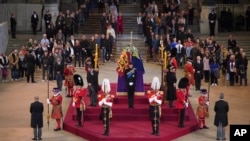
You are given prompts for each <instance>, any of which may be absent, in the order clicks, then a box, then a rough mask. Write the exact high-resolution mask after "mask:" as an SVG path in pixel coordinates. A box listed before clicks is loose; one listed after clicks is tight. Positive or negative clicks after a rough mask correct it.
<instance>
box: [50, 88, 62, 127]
mask: <svg viewBox="0 0 250 141" xmlns="http://www.w3.org/2000/svg"><path fill="white" fill-rule="evenodd" d="M53 92H54V95H53V96H52V97H51V98H50V99H47V103H48V104H51V105H53V108H52V113H51V118H52V119H55V120H56V123H57V127H56V128H55V129H54V131H59V130H61V118H62V117H63V113H62V100H63V98H62V95H61V94H60V89H59V88H53Z"/></svg>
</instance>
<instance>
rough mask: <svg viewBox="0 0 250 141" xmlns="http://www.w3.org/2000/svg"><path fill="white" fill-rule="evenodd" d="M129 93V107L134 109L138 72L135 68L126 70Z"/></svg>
mask: <svg viewBox="0 0 250 141" xmlns="http://www.w3.org/2000/svg"><path fill="white" fill-rule="evenodd" d="M125 74H126V75H125V77H126V84H127V91H128V107H129V108H134V96H135V87H136V86H135V85H136V76H137V72H136V69H135V68H128V69H126V70H125Z"/></svg>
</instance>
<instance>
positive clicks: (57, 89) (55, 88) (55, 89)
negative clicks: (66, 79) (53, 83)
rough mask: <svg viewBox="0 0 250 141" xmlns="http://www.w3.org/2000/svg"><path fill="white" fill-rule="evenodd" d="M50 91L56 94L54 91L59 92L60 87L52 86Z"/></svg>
mask: <svg viewBox="0 0 250 141" xmlns="http://www.w3.org/2000/svg"><path fill="white" fill-rule="evenodd" d="M52 91H53V92H54V93H55V94H56V93H58V92H60V89H59V88H57V87H54V88H53V90H52Z"/></svg>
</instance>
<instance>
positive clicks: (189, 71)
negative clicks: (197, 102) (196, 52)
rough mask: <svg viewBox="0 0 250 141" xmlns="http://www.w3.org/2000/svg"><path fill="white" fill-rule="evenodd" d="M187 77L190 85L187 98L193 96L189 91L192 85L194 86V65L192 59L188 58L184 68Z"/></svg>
mask: <svg viewBox="0 0 250 141" xmlns="http://www.w3.org/2000/svg"><path fill="white" fill-rule="evenodd" d="M184 73H185V77H186V78H187V79H188V82H189V83H188V85H187V87H186V92H187V96H191V94H190V93H189V89H190V86H191V85H194V67H193V65H192V59H191V58H188V59H187V63H186V64H185V66H184Z"/></svg>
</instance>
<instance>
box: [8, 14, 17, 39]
mask: <svg viewBox="0 0 250 141" xmlns="http://www.w3.org/2000/svg"><path fill="white" fill-rule="evenodd" d="M16 24H17V22H16V18H15V17H14V14H13V13H11V17H10V30H11V36H12V38H16Z"/></svg>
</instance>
